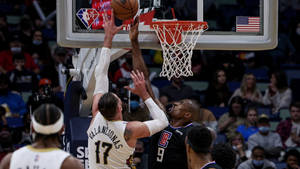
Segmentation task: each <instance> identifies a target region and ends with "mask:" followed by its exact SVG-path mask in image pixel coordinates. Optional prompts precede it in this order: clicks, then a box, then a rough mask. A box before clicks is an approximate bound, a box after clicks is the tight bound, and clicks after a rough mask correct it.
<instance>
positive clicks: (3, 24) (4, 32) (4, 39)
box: [0, 14, 9, 51]
mask: <svg viewBox="0 0 300 169" xmlns="http://www.w3.org/2000/svg"><path fill="white" fill-rule="evenodd" d="M8 36H9V31H8V26H7V20H6V15H3V14H0V51H2V50H7V49H8V40H9V37H8Z"/></svg>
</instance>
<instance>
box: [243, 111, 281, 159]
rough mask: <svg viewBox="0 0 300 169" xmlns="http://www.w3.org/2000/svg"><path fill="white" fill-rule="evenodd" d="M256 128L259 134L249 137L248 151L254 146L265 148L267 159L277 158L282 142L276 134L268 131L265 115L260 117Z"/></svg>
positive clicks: (267, 119) (268, 126)
mask: <svg viewBox="0 0 300 169" xmlns="http://www.w3.org/2000/svg"><path fill="white" fill-rule="evenodd" d="M257 126H258V130H259V132H257V133H256V134H253V135H252V136H250V137H249V140H248V148H249V150H252V149H253V148H254V147H255V146H261V147H264V148H265V155H266V157H267V158H268V159H274V158H275V159H276V158H278V157H279V156H280V152H281V150H282V142H281V138H280V136H279V134H278V133H274V132H272V131H270V122H269V117H268V116H267V115H265V114H262V115H260V116H259V119H258V125H257Z"/></svg>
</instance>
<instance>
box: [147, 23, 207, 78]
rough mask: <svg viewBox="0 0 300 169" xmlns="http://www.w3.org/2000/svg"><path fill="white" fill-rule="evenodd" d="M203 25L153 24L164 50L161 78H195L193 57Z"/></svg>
mask: <svg viewBox="0 0 300 169" xmlns="http://www.w3.org/2000/svg"><path fill="white" fill-rule="evenodd" d="M204 27H205V26H204V25H203V24H193V23H190V24H180V23H174V22H173V23H171V22H170V23H167V22H165V23H163V24H161V23H159V24H156V23H153V29H154V30H155V32H156V34H157V37H158V39H159V40H160V44H161V47H162V49H163V58H164V61H163V65H162V71H161V73H160V76H161V77H167V78H168V80H171V78H172V77H176V78H178V77H181V76H193V72H192V61H191V59H192V55H193V49H194V47H195V45H196V42H197V40H198V38H199V37H200V35H201V33H202V32H204V31H205V30H204Z"/></svg>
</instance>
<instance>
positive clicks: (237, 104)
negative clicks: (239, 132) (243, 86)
mask: <svg viewBox="0 0 300 169" xmlns="http://www.w3.org/2000/svg"><path fill="white" fill-rule="evenodd" d="M241 124H245V117H244V102H243V99H242V98H241V97H239V96H236V97H233V98H232V99H231V102H230V104H229V112H228V113H225V114H223V115H222V116H221V117H220V119H219V121H218V130H219V132H221V133H225V134H226V135H227V136H228V135H229V134H230V133H233V132H235V131H236V129H237V126H239V125H241Z"/></svg>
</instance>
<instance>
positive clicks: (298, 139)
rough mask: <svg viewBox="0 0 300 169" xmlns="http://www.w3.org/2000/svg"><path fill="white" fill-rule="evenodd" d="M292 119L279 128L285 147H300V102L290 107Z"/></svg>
mask: <svg viewBox="0 0 300 169" xmlns="http://www.w3.org/2000/svg"><path fill="white" fill-rule="evenodd" d="M290 114H291V118H288V119H287V120H283V121H281V122H280V123H279V125H278V126H277V130H276V131H277V133H278V134H279V135H280V137H281V139H282V142H283V144H284V146H285V147H300V102H294V103H292V104H291V106H290Z"/></svg>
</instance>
